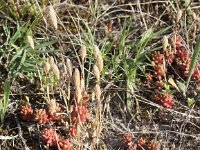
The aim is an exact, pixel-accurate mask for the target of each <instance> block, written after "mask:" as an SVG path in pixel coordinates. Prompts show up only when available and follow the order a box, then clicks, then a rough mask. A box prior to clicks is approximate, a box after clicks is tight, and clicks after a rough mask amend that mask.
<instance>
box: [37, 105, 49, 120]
mask: <svg viewBox="0 0 200 150" xmlns="http://www.w3.org/2000/svg"><path fill="white" fill-rule="evenodd" d="M48 117H49V116H48V114H47V112H46V110H45V109H35V121H37V122H38V123H39V124H46V123H48V122H49V118H48Z"/></svg>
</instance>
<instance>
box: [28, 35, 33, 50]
mask: <svg viewBox="0 0 200 150" xmlns="http://www.w3.org/2000/svg"><path fill="white" fill-rule="evenodd" d="M27 39H28V43H29V44H30V46H31V48H32V49H34V42H33V38H32V37H31V36H27Z"/></svg>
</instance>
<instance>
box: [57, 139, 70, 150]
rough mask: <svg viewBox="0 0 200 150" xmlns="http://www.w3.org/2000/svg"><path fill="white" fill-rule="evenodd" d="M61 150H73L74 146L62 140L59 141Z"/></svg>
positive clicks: (66, 140)
mask: <svg viewBox="0 0 200 150" xmlns="http://www.w3.org/2000/svg"><path fill="white" fill-rule="evenodd" d="M58 147H59V150H73V148H72V144H71V143H70V141H69V140H68V139H64V138H61V139H60V140H59V141H58Z"/></svg>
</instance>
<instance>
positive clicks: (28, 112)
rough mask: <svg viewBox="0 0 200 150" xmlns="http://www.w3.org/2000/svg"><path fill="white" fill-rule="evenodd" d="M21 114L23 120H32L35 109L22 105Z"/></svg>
mask: <svg viewBox="0 0 200 150" xmlns="http://www.w3.org/2000/svg"><path fill="white" fill-rule="evenodd" d="M19 114H20V117H21V118H22V119H23V120H26V121H30V120H32V119H33V109H32V107H31V106H28V105H26V106H20V112H19Z"/></svg>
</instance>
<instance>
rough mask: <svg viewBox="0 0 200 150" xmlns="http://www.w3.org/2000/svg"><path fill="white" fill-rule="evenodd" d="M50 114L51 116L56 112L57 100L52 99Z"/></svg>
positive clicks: (49, 106)
mask: <svg viewBox="0 0 200 150" xmlns="http://www.w3.org/2000/svg"><path fill="white" fill-rule="evenodd" d="M48 112H49V113H50V114H53V113H55V112H56V100H55V99H51V100H50V102H49V103H48Z"/></svg>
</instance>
